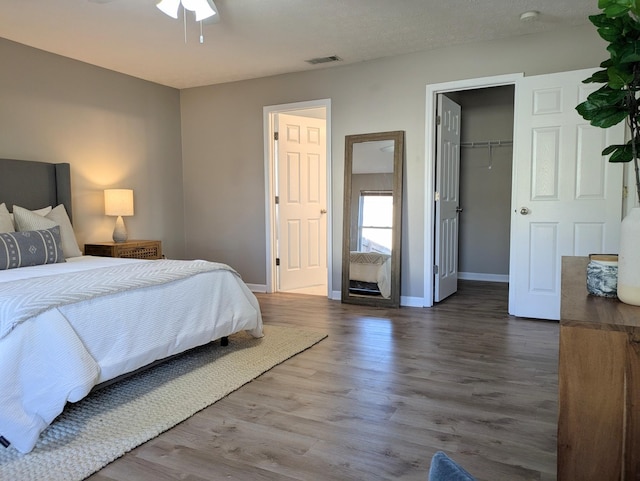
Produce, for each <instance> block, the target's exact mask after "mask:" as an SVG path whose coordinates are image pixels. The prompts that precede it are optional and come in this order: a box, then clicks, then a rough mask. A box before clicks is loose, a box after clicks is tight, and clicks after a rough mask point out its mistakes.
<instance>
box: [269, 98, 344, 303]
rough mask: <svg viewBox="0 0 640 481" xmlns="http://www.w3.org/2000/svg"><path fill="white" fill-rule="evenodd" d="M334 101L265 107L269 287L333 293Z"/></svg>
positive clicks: (279, 290) (278, 289) (304, 291)
mask: <svg viewBox="0 0 640 481" xmlns="http://www.w3.org/2000/svg"><path fill="white" fill-rule="evenodd" d="M329 119H330V101H329V100H318V101H310V102H299V103H295V104H284V105H277V106H270V107H265V108H264V133H265V179H266V184H267V185H266V189H265V192H266V199H265V205H266V227H267V255H266V258H267V292H293V293H302V294H313V295H324V296H329V293H330V292H331V284H330V282H331V264H330V262H329V259H331V253H330V249H331V229H330V226H331V221H330V215H331V212H330V209H329V208H328V202H329V199H331V195H330V186H331V182H330V179H331V175H330V172H331V171H330V165H331V163H330V161H329V152H330V142H329V139H330V134H329V132H330V128H329V126H330V121H329Z"/></svg>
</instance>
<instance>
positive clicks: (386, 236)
mask: <svg viewBox="0 0 640 481" xmlns="http://www.w3.org/2000/svg"><path fill="white" fill-rule="evenodd" d="M403 162H404V131H394V132H377V133H371V134H359V135H347V136H346V137H345V166H344V213H343V215H344V228H343V243H342V302H345V303H350V304H365V305H372V306H381V307H399V306H400V246H401V243H402V241H401V232H402V171H403Z"/></svg>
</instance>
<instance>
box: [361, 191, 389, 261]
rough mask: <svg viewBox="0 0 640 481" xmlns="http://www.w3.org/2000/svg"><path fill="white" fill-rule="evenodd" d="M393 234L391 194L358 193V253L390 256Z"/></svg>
mask: <svg viewBox="0 0 640 481" xmlns="http://www.w3.org/2000/svg"><path fill="white" fill-rule="evenodd" d="M392 234H393V192H392V191H389V190H379V191H362V192H360V209H359V215H358V251H360V252H379V253H380V254H391V245H392Z"/></svg>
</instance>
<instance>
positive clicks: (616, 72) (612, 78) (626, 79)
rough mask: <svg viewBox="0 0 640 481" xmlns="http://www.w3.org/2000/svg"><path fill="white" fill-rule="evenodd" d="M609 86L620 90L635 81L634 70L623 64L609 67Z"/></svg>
mask: <svg viewBox="0 0 640 481" xmlns="http://www.w3.org/2000/svg"><path fill="white" fill-rule="evenodd" d="M607 75H608V76H609V87H611V88H612V89H613V90H619V89H621V88H623V87H625V86H626V85H629V84H630V83H631V82H632V81H633V71H632V70H630V69H629V68H625V67H624V66H622V65H613V66H611V67H609V68H608V69H607Z"/></svg>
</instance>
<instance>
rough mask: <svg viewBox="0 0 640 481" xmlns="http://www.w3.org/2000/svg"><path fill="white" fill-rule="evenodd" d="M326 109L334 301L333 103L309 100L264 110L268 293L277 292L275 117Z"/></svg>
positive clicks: (329, 271) (329, 245)
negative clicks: (332, 227) (332, 215)
mask: <svg viewBox="0 0 640 481" xmlns="http://www.w3.org/2000/svg"><path fill="white" fill-rule="evenodd" d="M316 108H324V109H325V112H326V116H325V122H326V135H325V139H326V144H327V145H326V151H327V155H326V175H327V182H326V184H327V215H326V222H327V296H328V297H329V298H331V293H332V291H333V289H332V284H331V279H332V266H333V254H332V245H333V243H332V236H333V233H332V229H331V225H332V218H331V213H332V209H331V183H332V182H331V99H319V100H309V101H305V102H294V103H288V104H279V105H269V106H265V107H263V108H262V118H263V119H262V125H263V142H264V182H265V189H264V191H265V202H264V205H265V246H266V292H267V293H273V292H276V291H277V281H276V278H277V271H276V269H275V259H276V257H277V252H276V233H277V228H276V214H275V202H274V192H275V190H276V189H275V184H276V179H275V162H276V161H277V159H275V158H274V148H273V147H274V143H273V140H272V139H273V133H274V132H275V127H276V122H275V116H276V115H277V114H280V113H283V114H284V113H288V114H292V115H295V111H297V110H308V109H316Z"/></svg>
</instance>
